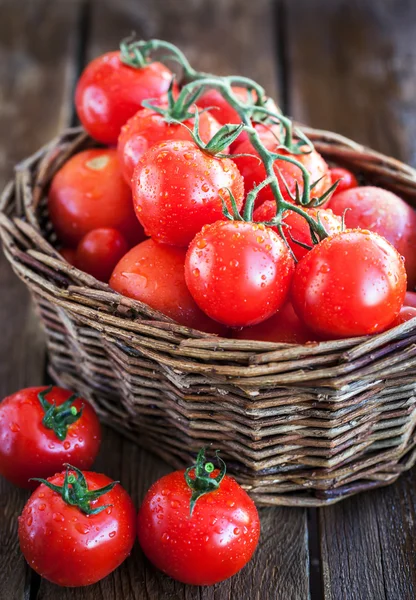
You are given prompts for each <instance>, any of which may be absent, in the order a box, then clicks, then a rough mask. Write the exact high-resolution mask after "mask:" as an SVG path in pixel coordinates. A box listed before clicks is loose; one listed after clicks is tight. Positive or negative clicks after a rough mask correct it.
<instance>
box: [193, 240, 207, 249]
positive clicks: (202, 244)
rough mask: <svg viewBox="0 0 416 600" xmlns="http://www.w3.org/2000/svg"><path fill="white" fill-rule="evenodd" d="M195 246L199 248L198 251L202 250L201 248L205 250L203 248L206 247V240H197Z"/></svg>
mask: <svg viewBox="0 0 416 600" xmlns="http://www.w3.org/2000/svg"><path fill="white" fill-rule="evenodd" d="M196 245H197V248H199V249H200V250H202V249H203V248H205V247H206V245H207V240H205V239H204V238H201V239H199V240H198V241H197V243H196Z"/></svg>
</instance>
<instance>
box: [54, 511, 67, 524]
mask: <svg viewBox="0 0 416 600" xmlns="http://www.w3.org/2000/svg"><path fill="white" fill-rule="evenodd" d="M52 519H53V520H54V521H56V522H57V523H62V521H63V520H64V516H63V515H61V513H59V512H57V513H53V515H52Z"/></svg>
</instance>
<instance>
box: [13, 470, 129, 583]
mask: <svg viewBox="0 0 416 600" xmlns="http://www.w3.org/2000/svg"><path fill="white" fill-rule="evenodd" d="M64 475H65V473H59V474H57V475H54V476H53V477H50V479H49V481H51V482H52V483H54V484H55V485H59V486H62V484H63V482H64ZM84 476H85V478H86V480H87V484H88V489H89V490H96V489H99V488H102V487H104V486H106V485H108V484H109V483H111V482H112V480H111V479H110V478H109V477H107V476H106V475H101V474H99V473H91V472H88V471H87V472H84ZM105 504H110V505H111V508H108V509H106V510H103V511H102V512H101V513H99V514H98V515H91V516H87V515H85V514H84V513H83V512H81V511H80V510H79V508H77V507H76V506H70V505H69V504H66V503H65V502H64V500H63V499H62V497H61V496H60V495H59V494H57V493H56V492H53V491H52V490H50V489H49V488H48V487H47V486H46V485H44V484H41V485H40V486H39V487H38V488H37V489H36V490H35V491H34V493H33V494H32V496H31V497H30V498H29V500H28V502H27V504H26V506H25V507H24V509H23V512H22V514H21V516H20V517H19V541H20V548H21V550H22V552H23V555H24V557H25V559H26V560H27V562H28V563H29V565H30V567H31V568H32V569H33V570H34V571H36V573H38V574H39V575H40V576H41V577H44V578H45V579H47V580H48V581H51V582H52V583H56V584H57V585H61V586H66V587H78V586H85V585H91V584H92V583H96V582H97V581H100V580H101V579H103V578H104V577H106V576H107V575H108V574H109V573H111V572H112V571H114V569H116V568H117V567H118V566H119V565H120V564H121V563H122V562H123V561H124V560H125V559H126V558H127V556H128V555H129V554H130V552H131V549H132V547H133V544H134V540H135V537H136V514H135V508H134V505H133V502H132V501H131V498H130V496H129V495H128V494H127V492H126V491H125V490H124V489H123V488H122V487H121V485H119V484H117V485H116V486H115V487H114V488H113V489H112V490H111V491H110V492H108V493H107V494H104V495H103V496H101V497H100V498H98V499H97V500H95V501H94V502H92V503H91V506H92V507H94V508H96V507H99V506H104V505H105Z"/></svg>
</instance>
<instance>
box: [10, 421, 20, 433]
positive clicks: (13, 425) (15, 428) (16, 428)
mask: <svg viewBox="0 0 416 600" xmlns="http://www.w3.org/2000/svg"><path fill="white" fill-rule="evenodd" d="M9 429H10V431H13V433H17V432H18V431H20V427H19V425H18V424H17V423H10V425H9Z"/></svg>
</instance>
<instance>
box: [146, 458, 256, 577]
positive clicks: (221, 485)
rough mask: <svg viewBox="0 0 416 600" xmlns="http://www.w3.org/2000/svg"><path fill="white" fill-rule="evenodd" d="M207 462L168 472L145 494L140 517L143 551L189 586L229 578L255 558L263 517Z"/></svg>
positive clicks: (243, 492) (164, 569) (242, 491)
mask: <svg viewBox="0 0 416 600" xmlns="http://www.w3.org/2000/svg"><path fill="white" fill-rule="evenodd" d="M219 460H220V463H221V471H219V470H217V469H215V470H214V465H213V464H212V463H210V462H208V463H207V462H205V456H204V452H203V451H201V452H200V453H199V455H198V458H197V463H196V465H194V467H191V468H190V469H187V470H186V471H175V472H174V473H170V474H169V475H165V476H164V477H162V478H161V479H159V480H158V481H156V483H154V484H153V485H152V487H151V488H150V489H149V491H148V492H147V494H146V496H145V499H144V501H143V504H142V506H141V507H140V510H139V515H138V522H137V525H138V529H137V531H138V536H139V542H140V545H141V547H142V549H143V552H144V553H145V555H146V556H147V558H148V559H149V560H150V561H151V562H152V563H153V564H154V565H155V566H156V567H157V568H158V569H160V570H161V571H163V572H164V573H166V574H167V575H169V576H170V577H173V578H174V579H177V580H178V581H181V582H183V583H188V584H191V585H212V584H214V583H218V582H219V581H223V580H224V579H227V578H228V577H231V576H232V575H234V574H235V573H237V572H238V571H240V569H242V568H243V567H244V566H245V565H246V564H247V563H248V561H249V560H250V558H251V557H252V555H253V553H254V551H255V549H256V547H257V543H258V540H259V535H260V520H259V516H258V513H257V510H256V507H255V505H254V502H253V501H252V500H251V498H250V497H249V496H248V495H247V493H246V492H245V491H244V490H243V489H242V488H241V487H240V485H239V484H238V483H237V482H236V481H235V480H234V479H232V478H231V477H229V476H228V475H225V464H224V463H223V461H221V459H219Z"/></svg>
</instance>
